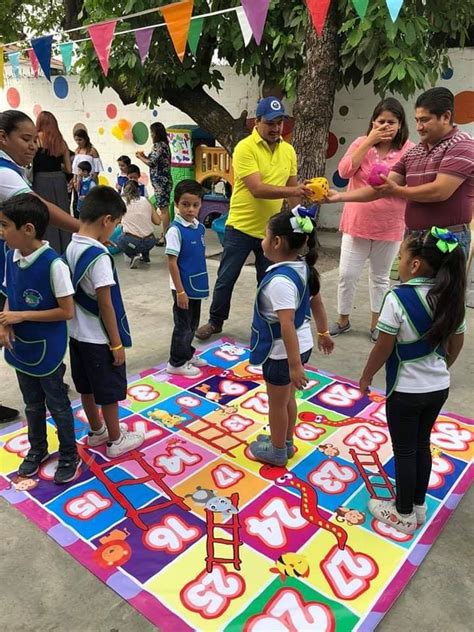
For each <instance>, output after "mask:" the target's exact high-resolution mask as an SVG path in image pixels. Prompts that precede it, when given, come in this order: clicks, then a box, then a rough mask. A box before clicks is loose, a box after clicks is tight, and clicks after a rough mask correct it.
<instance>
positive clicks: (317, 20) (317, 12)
mask: <svg viewBox="0 0 474 632" xmlns="http://www.w3.org/2000/svg"><path fill="white" fill-rule="evenodd" d="M306 4H307V5H308V11H309V12H310V14H311V20H312V22H313V26H314V28H315V29H316V33H317V34H318V36H319V37H321V36H322V34H323V30H324V25H325V24H326V18H327V15H328V11H329V5H330V4H331V0H306Z"/></svg>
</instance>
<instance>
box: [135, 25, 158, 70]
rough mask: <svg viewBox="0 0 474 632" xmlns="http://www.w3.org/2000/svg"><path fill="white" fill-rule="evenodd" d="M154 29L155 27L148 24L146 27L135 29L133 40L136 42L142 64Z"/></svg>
mask: <svg viewBox="0 0 474 632" xmlns="http://www.w3.org/2000/svg"><path fill="white" fill-rule="evenodd" d="M154 30H155V28H154V27H153V26H150V27H149V28H147V29H140V30H139V31H135V41H136V43H137V47H138V52H139V54H140V61H141V62H142V65H143V64H144V63H145V59H146V57H147V55H148V51H149V49H150V44H151V38H152V37H153V31H154Z"/></svg>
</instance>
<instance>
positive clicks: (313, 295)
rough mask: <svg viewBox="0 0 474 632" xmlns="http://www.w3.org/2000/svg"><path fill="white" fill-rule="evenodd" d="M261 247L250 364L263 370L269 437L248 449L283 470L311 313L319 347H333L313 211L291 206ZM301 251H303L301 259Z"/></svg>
mask: <svg viewBox="0 0 474 632" xmlns="http://www.w3.org/2000/svg"><path fill="white" fill-rule="evenodd" d="M262 248H263V253H264V255H265V257H266V258H267V259H269V260H270V261H272V262H273V265H271V266H270V267H269V268H267V271H266V274H265V276H264V278H263V279H262V282H261V283H260V285H259V287H258V290H257V297H256V300H255V309H254V317H253V322H252V334H251V342H250V346H251V351H250V362H251V363H252V364H257V365H258V364H261V365H262V368H263V377H264V379H265V383H266V387H267V394H268V406H269V418H268V420H269V424H270V433H271V434H270V436H269V437H268V436H265V435H259V436H258V437H257V440H256V441H254V442H253V443H251V444H250V448H249V450H250V452H251V454H252V456H253V457H254V458H256V459H257V460H258V461H262V462H263V463H270V464H272V465H279V466H285V465H286V463H287V461H288V459H289V458H291V457H292V456H293V455H294V453H295V447H294V445H293V430H294V427H295V423H296V399H295V393H296V391H297V390H299V389H302V388H304V387H305V385H306V384H307V382H308V380H307V378H306V375H305V372H304V364H305V363H306V362H308V360H309V357H310V355H311V351H312V349H313V336H312V333H311V327H310V320H311V314H312V315H313V317H314V319H315V321H316V326H317V330H318V347H319V349H320V350H321V351H322V352H323V353H325V354H329V353H331V352H332V350H333V348H334V343H333V341H332V339H331V337H330V336H329V332H328V322H327V316H326V311H325V309H324V305H323V303H322V300H321V296H320V294H319V287H320V284H319V275H318V273H317V271H316V269H315V267H314V265H315V263H316V260H317V252H316V236H315V222H314V212H312V210H311V209H305V208H304V207H295V208H294V209H293V210H292V211H284V212H282V213H278V214H277V215H274V216H273V217H271V218H270V221H269V222H268V225H267V230H266V236H265V239H264V240H263V242H262ZM303 250H306V251H307V252H306V255H305V256H304V258H303V257H302V252H303Z"/></svg>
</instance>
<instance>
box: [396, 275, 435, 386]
mask: <svg viewBox="0 0 474 632" xmlns="http://www.w3.org/2000/svg"><path fill="white" fill-rule="evenodd" d="M392 292H394V293H395V294H396V297H397V299H398V300H399V302H400V304H401V306H402V308H403V310H404V312H405V314H406V315H407V317H408V319H409V320H410V323H411V325H412V326H413V328H414V329H415V331H416V333H417V335H418V338H417V340H413V341H410V342H398V341H397V342H396V343H395V346H394V348H393V351H392V353H391V355H390V357H389V358H388V360H387V362H386V364H385V369H386V393H387V397H388V396H389V395H391V394H392V393H393V391H395V390H396V388H397V383H398V378H399V374H400V369H401V367H402V364H403V363H404V362H415V361H416V360H421V359H422V358H424V357H426V356H429V355H431V354H432V353H436V354H437V355H438V356H439V357H441V358H445V357H446V351H445V349H443V347H442V346H441V345H438V346H437V347H436V349H433V347H432V345H431V344H430V343H429V342H428V340H427V339H426V334H427V333H428V331H429V330H430V329H431V327H432V325H433V318H432V316H431V315H430V314H429V312H428V311H427V309H426V307H425V305H424V303H423V302H422V300H421V298H420V296H419V295H418V292H417V291H416V289H415V287H414V286H413V285H400V286H398V287H396V288H394V289H393V290H392Z"/></svg>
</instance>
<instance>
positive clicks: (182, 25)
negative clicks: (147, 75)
mask: <svg viewBox="0 0 474 632" xmlns="http://www.w3.org/2000/svg"><path fill="white" fill-rule="evenodd" d="M193 6H194V0H184V1H183V2H176V3H174V4H167V5H166V6H164V7H160V12H161V13H162V15H163V17H164V19H165V22H166V26H167V28H168V33H169V34H170V37H171V41H172V42H173V46H174V49H175V51H176V54H177V55H178V57H179V60H180V61H183V59H184V53H185V52H186V43H187V41H188V33H189V23H190V22H191V16H192V14H193Z"/></svg>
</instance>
